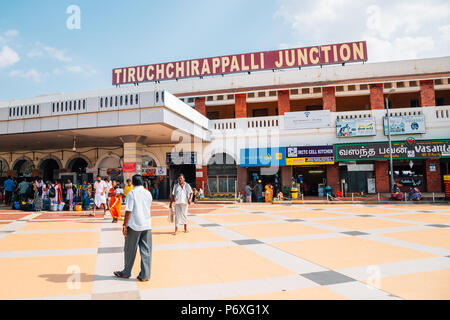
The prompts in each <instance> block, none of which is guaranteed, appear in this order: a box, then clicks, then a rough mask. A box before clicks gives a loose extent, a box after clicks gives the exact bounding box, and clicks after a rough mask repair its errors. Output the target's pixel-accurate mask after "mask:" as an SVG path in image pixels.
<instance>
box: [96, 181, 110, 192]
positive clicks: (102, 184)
mask: <svg viewBox="0 0 450 320" xmlns="http://www.w3.org/2000/svg"><path fill="white" fill-rule="evenodd" d="M106 188H108V186H107V184H106V182H105V181H103V180H101V181H100V182H98V181H95V183H94V189H95V193H96V194H100V195H101V194H102V192H105V190H106Z"/></svg>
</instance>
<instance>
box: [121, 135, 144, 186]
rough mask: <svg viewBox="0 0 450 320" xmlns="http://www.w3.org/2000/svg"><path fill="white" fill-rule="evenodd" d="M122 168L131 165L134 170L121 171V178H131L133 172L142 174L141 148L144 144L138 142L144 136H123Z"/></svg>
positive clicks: (124, 168)
mask: <svg viewBox="0 0 450 320" xmlns="http://www.w3.org/2000/svg"><path fill="white" fill-rule="evenodd" d="M121 139H122V142H123V170H124V171H128V170H127V168H126V167H127V166H131V167H133V164H134V170H132V171H129V172H123V179H124V181H126V180H127V179H131V178H132V177H133V176H134V175H135V174H142V150H143V148H144V146H143V145H142V144H141V143H140V142H141V141H142V140H143V139H144V137H141V136H123V137H121Z"/></svg>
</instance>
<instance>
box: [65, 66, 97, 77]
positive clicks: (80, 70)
mask: <svg viewBox="0 0 450 320" xmlns="http://www.w3.org/2000/svg"><path fill="white" fill-rule="evenodd" d="M66 70H67V71H69V72H71V73H75V74H82V75H85V76H91V75H94V74H96V73H97V71H96V70H94V69H91V68H84V67H81V66H67V67H66Z"/></svg>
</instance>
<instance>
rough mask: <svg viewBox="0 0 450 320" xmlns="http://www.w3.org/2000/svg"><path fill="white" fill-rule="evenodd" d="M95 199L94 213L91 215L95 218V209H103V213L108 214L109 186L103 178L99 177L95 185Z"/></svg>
mask: <svg viewBox="0 0 450 320" xmlns="http://www.w3.org/2000/svg"><path fill="white" fill-rule="evenodd" d="M94 189H95V199H94V212H93V213H92V214H90V215H93V216H94V217H95V208H96V207H97V208H99V209H100V207H103V213H104V214H106V195H107V193H108V185H107V184H106V182H105V181H103V180H102V177H100V176H97V181H95V184H94Z"/></svg>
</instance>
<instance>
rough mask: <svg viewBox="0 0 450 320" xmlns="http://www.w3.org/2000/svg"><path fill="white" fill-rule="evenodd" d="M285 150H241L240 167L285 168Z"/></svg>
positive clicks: (275, 148)
mask: <svg viewBox="0 0 450 320" xmlns="http://www.w3.org/2000/svg"><path fill="white" fill-rule="evenodd" d="M285 150H286V149H285V148H277V147H274V148H251V149H241V154H240V156H241V158H240V166H241V167H271V166H285V165H286V152H285Z"/></svg>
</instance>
